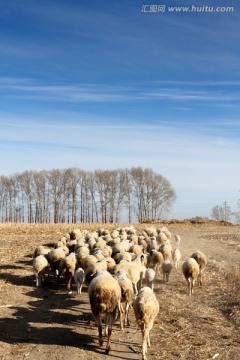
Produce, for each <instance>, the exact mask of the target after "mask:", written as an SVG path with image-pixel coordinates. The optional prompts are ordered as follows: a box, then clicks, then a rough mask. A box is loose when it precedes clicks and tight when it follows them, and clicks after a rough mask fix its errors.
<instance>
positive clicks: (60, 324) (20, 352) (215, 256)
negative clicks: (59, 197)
mask: <svg viewBox="0 0 240 360" xmlns="http://www.w3.org/2000/svg"><path fill="white" fill-rule="evenodd" d="M168 228H169V230H170V231H171V232H172V234H179V235H180V236H181V243H180V250H181V253H182V260H184V259H186V258H187V257H189V256H190V255H191V253H192V252H193V251H195V250H197V249H199V250H201V251H203V252H204V253H205V254H206V255H207V257H208V260H209V261H208V266H207V269H206V271H205V273H204V285H203V287H202V288H195V292H194V294H193V296H192V298H190V297H189V296H188V293H187V284H186V282H185V280H184V278H183V275H182V272H181V269H178V270H177V271H176V270H174V271H173V272H172V274H171V275H170V281H169V283H168V284H164V283H163V282H162V278H161V277H160V278H159V279H158V280H157V283H156V287H155V292H156V294H157V297H158V300H159V303H160V313H159V316H158V319H157V324H155V325H154V328H153V330H152V332H151V348H150V349H149V351H148V359H149V360H150V359H153V360H157V359H166V360H172V359H190V360H193V359H196V360H198V359H204V360H207V359H218V360H220V359H221V360H228V359H229V360H230V359H231V360H238V359H239V358H240V335H239V330H240V329H239V327H240V316H239V294H234V289H235V287H234V286H235V285H234V281H236V280H235V279H234V281H230V282H229V275H228V274H229V270H230V269H231V266H232V265H238V267H239V265H240V251H239V247H240V227H239V226H212V225H211V226H208V225H198V226H193V225H192V226H189V225H184V224H183V225H172V226H168ZM0 229H1V236H0V249H1V266H0V296H1V297H0V300H1V303H0V359H1V360H12V359H14V360H15V359H29V360H30V359H31V360H35V359H40V360H49V359H51V360H55V359H58V360H61V359H68V358H69V359H71V360H77V359H78V360H87V359H94V360H96V359H109V360H110V359H111V360H112V359H115V360H116V359H141V334H140V331H139V329H137V328H136V325H135V321H134V316H133V311H131V316H130V319H131V326H130V327H125V328H124V330H123V331H120V329H119V321H117V322H116V323H115V324H114V327H113V335H112V347H111V351H110V354H109V355H105V353H104V346H103V348H100V347H99V345H98V333H97V327H96V325H95V323H94V321H93V318H92V315H91V311H90V306H89V301H88V296H87V292H86V287H84V289H83V293H82V294H81V295H77V294H76V291H75V290H74V291H73V294H71V295H68V294H66V291H65V289H64V287H63V286H61V287H59V286H56V285H54V284H53V282H52V281H51V282H46V283H45V285H44V287H43V288H40V289H36V287H35V281H34V276H33V273H32V258H31V253H32V251H33V249H34V248H35V247H36V246H37V245H40V244H47V243H50V242H53V241H56V240H57V239H58V237H59V234H61V231H60V229H58V228H57V227H56V228H54V230H53V231H49V232H44V230H42V231H39V227H38V228H37V230H36V231H35V232H34V231H29V232H28V231H26V230H24V231H21V227H17V228H15V227H14V226H13V227H12V229H10V228H7V229H5V228H4V227H2V228H1V226H0ZM238 281H239V279H238ZM238 289H239V288H238ZM235 290H236V289H235ZM236 299H237V300H236ZM231 301H232V302H231ZM234 301H235V303H234Z"/></svg>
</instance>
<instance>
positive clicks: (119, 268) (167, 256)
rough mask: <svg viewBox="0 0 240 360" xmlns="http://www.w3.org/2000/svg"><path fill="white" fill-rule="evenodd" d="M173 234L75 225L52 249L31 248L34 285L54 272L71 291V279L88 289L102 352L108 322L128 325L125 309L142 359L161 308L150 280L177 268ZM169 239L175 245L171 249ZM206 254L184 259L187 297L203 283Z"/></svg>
mask: <svg viewBox="0 0 240 360" xmlns="http://www.w3.org/2000/svg"><path fill="white" fill-rule="evenodd" d="M171 237H172V235H171V233H170V231H169V230H168V229H167V228H166V227H162V228H155V227H153V226H151V227H147V228H145V229H144V230H143V231H137V230H136V229H135V228H134V227H133V226H129V227H125V228H118V229H116V230H113V231H109V230H105V229H99V230H98V231H92V232H90V231H87V230H80V229H74V230H72V231H70V232H69V233H67V234H65V235H64V236H62V237H61V238H60V239H59V240H58V241H57V242H56V243H55V244H54V247H53V248H48V247H46V246H42V245H40V246H38V247H37V248H36V249H35V252H34V260H33V272H34V274H35V275H36V285H37V286H41V284H42V281H44V277H45V276H47V275H48V276H49V274H50V273H52V274H53V275H54V278H55V281H61V280H62V279H63V280H64V281H65V282H66V284H67V285H66V286H67V291H68V292H69V293H71V292H72V283H73V280H74V282H75V283H76V289H77V293H78V294H81V291H82V286H83V284H85V285H86V286H87V287H88V296H89V302H90V305H91V310H92V314H93V316H94V319H95V322H96V324H97V326H98V333H99V344H100V345H102V344H103V331H102V319H104V323H105V335H106V336H107V345H106V353H109V351H110V342H111V333H112V324H113V322H114V321H115V319H116V318H117V315H118V316H119V318H120V327H121V329H123V327H124V326H126V325H128V326H129V325H130V321H129V309H130V308H131V307H133V310H134V314H135V318H136V321H137V324H138V326H139V327H140V329H141V332H142V358H143V359H146V353H147V347H148V346H150V336H149V334H150V331H151V329H152V327H153V324H154V321H155V319H156V317H157V315H158V312H159V303H158V300H157V298H156V296H155V293H154V284H155V282H156V279H157V278H158V277H159V275H160V272H162V275H163V282H168V281H169V276H170V274H171V271H172V269H173V266H174V267H175V269H178V268H179V265H180V260H181V252H180V250H179V244H180V236H179V235H174V237H173V238H174V241H173V242H172V239H171ZM172 243H174V244H175V248H174V249H173V246H172ZM206 263H207V260H206V256H205V255H204V254H203V253H202V252H201V251H196V252H194V253H193V254H192V255H191V257H190V258H188V259H187V260H186V261H184V262H183V265H182V271H183V275H184V277H185V279H186V281H187V284H188V291H189V295H190V296H191V295H192V293H193V287H194V284H195V282H196V281H197V282H198V284H199V285H202V274H203V271H204V268H205V266H206Z"/></svg>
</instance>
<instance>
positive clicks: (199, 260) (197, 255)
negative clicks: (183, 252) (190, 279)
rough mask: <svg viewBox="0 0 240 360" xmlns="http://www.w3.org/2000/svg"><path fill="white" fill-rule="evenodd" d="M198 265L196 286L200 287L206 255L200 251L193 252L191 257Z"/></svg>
mask: <svg viewBox="0 0 240 360" xmlns="http://www.w3.org/2000/svg"><path fill="white" fill-rule="evenodd" d="M190 257H191V258H193V259H195V260H196V262H197V263H198V265H199V275H198V285H199V286H200V285H202V276H203V272H204V270H205V267H206V265H207V258H206V255H205V254H204V253H203V252H202V251H199V250H198V251H195V252H194V253H193V254H192V255H191V256H190Z"/></svg>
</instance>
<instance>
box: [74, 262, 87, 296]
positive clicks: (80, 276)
mask: <svg viewBox="0 0 240 360" xmlns="http://www.w3.org/2000/svg"><path fill="white" fill-rule="evenodd" d="M84 278H85V272H84V270H83V269H82V268H78V269H76V270H75V273H74V281H75V283H76V287H77V293H78V294H81V293H82V286H83V283H84Z"/></svg>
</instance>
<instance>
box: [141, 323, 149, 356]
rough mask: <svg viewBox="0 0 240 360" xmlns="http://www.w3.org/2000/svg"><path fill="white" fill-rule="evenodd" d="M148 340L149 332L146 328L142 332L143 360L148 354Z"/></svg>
mask: <svg viewBox="0 0 240 360" xmlns="http://www.w3.org/2000/svg"><path fill="white" fill-rule="evenodd" d="M147 339H148V332H147V329H146V328H145V326H144V329H143V330H142V358H143V360H145V359H146V354H147Z"/></svg>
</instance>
